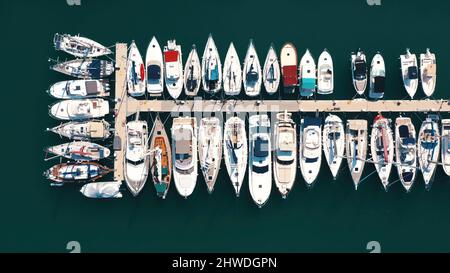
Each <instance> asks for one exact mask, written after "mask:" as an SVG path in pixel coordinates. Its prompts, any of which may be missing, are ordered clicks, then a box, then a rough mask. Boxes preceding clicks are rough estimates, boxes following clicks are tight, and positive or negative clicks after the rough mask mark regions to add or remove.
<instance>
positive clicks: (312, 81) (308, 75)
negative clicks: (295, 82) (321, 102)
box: [299, 49, 316, 97]
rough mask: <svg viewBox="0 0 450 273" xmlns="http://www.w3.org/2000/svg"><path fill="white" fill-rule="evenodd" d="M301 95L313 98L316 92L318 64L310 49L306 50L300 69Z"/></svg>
mask: <svg viewBox="0 0 450 273" xmlns="http://www.w3.org/2000/svg"><path fill="white" fill-rule="evenodd" d="M299 78H300V95H301V96H302V97H311V96H312V95H314V93H315V92H316V62H315V61H314V58H313V57H312V55H311V53H310V52H309V49H307V50H306V52H305V54H304V55H303V57H302V59H301V60H300V67H299Z"/></svg>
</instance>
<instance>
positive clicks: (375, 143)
mask: <svg viewBox="0 0 450 273" xmlns="http://www.w3.org/2000/svg"><path fill="white" fill-rule="evenodd" d="M370 148H371V153H372V160H373V162H374V165H375V169H376V170H377V172H378V176H379V177H380V180H381V183H382V184H383V187H384V189H385V190H386V191H387V190H388V186H389V175H390V174H391V168H392V162H393V160H394V137H393V135H392V129H391V124H390V121H389V120H388V119H387V118H385V117H383V115H381V114H378V115H377V116H376V117H375V119H374V121H373V126H372V133H371V139H370Z"/></svg>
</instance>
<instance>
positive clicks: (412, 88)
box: [400, 48, 419, 99]
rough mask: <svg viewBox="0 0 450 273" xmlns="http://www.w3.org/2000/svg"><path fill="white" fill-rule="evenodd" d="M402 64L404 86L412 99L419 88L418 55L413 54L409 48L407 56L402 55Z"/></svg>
mask: <svg viewBox="0 0 450 273" xmlns="http://www.w3.org/2000/svg"><path fill="white" fill-rule="evenodd" d="M400 63H401V66H402V79H403V85H404V86H405V89H406V92H407V93H408V95H409V96H410V97H411V99H412V98H414V95H415V94H416V92H417V87H418V86H419V68H418V66H417V57H416V54H411V52H410V50H409V48H407V49H406V54H404V55H400Z"/></svg>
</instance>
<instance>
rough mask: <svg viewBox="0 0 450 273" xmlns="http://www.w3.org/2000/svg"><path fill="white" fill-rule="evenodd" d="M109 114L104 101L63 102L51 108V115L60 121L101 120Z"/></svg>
mask: <svg viewBox="0 0 450 273" xmlns="http://www.w3.org/2000/svg"><path fill="white" fill-rule="evenodd" d="M108 113H109V102H108V101H107V100H104V99H85V100H63V101H60V102H56V103H55V104H53V105H51V106H50V110H49V115H50V116H51V117H54V118H56V119H60V120H86V119H91V118H101V117H104V116H105V115H107V114H108Z"/></svg>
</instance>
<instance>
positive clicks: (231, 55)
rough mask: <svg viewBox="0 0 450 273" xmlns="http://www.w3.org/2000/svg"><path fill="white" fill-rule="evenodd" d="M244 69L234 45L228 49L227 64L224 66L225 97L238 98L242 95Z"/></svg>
mask: <svg viewBox="0 0 450 273" xmlns="http://www.w3.org/2000/svg"><path fill="white" fill-rule="evenodd" d="M241 88H242V69H241V63H240V61H239V56H238V54H237V52H236V49H235V48H234V45H233V43H231V44H230V47H229V48H228V52H227V55H226V57H225V62H224V64H223V91H224V92H225V95H228V96H236V95H239V93H241Z"/></svg>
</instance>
